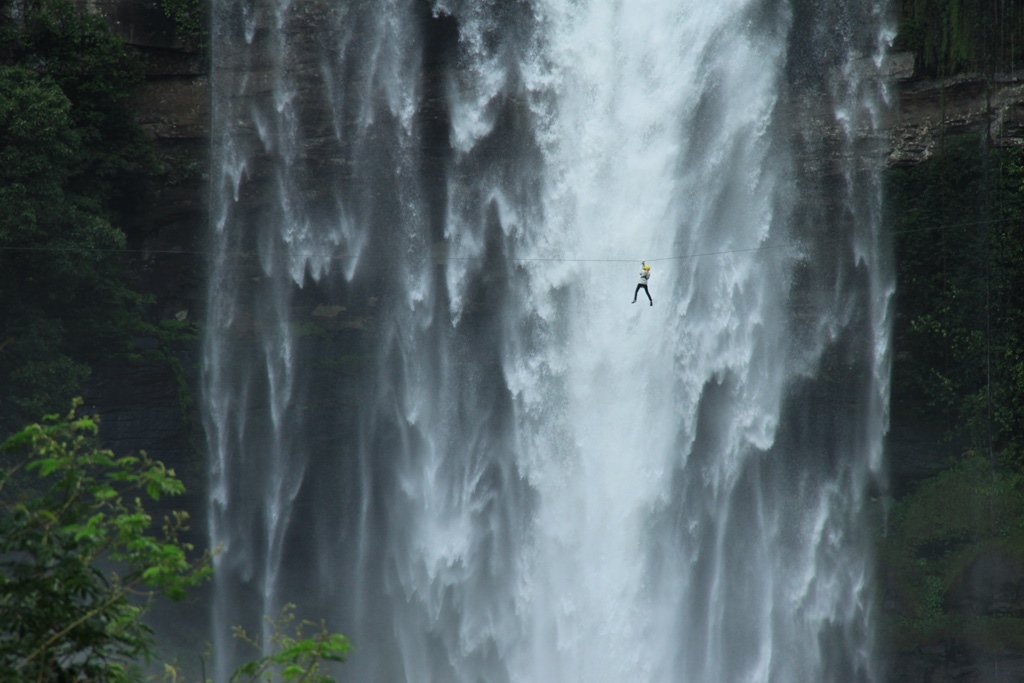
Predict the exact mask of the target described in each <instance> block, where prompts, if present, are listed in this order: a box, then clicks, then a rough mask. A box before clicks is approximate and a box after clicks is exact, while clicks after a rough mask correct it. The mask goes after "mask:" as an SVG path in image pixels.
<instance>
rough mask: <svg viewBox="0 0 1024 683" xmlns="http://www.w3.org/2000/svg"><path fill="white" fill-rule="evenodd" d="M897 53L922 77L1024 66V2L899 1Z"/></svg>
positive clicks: (1012, 0) (990, 72)
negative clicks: (910, 58)
mask: <svg viewBox="0 0 1024 683" xmlns="http://www.w3.org/2000/svg"><path fill="white" fill-rule="evenodd" d="M898 10H899V16H900V23H899V32H898V37H897V41H898V47H899V49H907V50H911V51H912V52H914V54H915V55H916V56H917V64H918V71H919V75H923V76H929V77H940V78H941V77H946V76H952V75H954V74H958V73H964V72H973V73H980V74H984V75H991V74H994V73H997V72H1001V71H1012V70H1014V69H1019V68H1020V67H1021V65H1022V64H1024V40H1022V36H1024V1H1022V0H1000V1H999V2H993V1H991V0H900V1H899V5H898Z"/></svg>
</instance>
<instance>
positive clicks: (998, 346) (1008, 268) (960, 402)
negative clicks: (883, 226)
mask: <svg viewBox="0 0 1024 683" xmlns="http://www.w3.org/2000/svg"><path fill="white" fill-rule="evenodd" d="M1021 160H1022V153H1021V151H1019V150H985V149H983V148H982V147H981V146H980V145H979V144H978V143H977V142H976V141H973V140H949V141H947V145H946V147H945V149H943V150H940V151H939V152H938V153H937V154H936V156H935V158H934V159H932V160H930V161H929V162H927V163H925V164H922V165H921V166H918V167H915V168H910V169H897V170H893V171H890V172H889V174H888V187H887V196H888V202H889V206H888V210H889V211H890V212H891V216H892V222H893V228H894V231H895V232H896V233H897V243H896V251H897V263H898V277H899V290H898V291H899V294H898V296H899V301H898V305H899V311H900V317H899V321H898V323H897V330H896V333H897V338H899V339H901V340H902V341H903V343H904V345H905V351H906V352H907V353H906V356H907V359H906V360H904V361H901V362H898V363H897V364H896V365H895V367H894V381H893V384H894V392H895V393H896V394H897V395H896V398H899V399H904V400H906V399H910V400H914V401H916V402H918V403H919V404H920V405H921V407H922V409H923V414H922V416H923V417H925V418H926V419H931V420H937V421H941V422H942V423H944V424H945V425H947V427H948V434H947V436H948V438H949V439H950V441H951V442H953V443H955V444H957V445H959V446H960V447H961V448H963V449H965V450H966V449H973V450H976V451H979V452H987V451H988V449H989V447H991V448H992V450H993V452H994V453H996V454H997V455H999V456H1000V457H1001V458H1002V459H1004V460H1009V461H1017V460H1020V459H1021V458H1022V457H1024V354H1022V351H1021V349H1022V348H1024V266H1022V264H1024V193H1022V191H1021V187H1022V179H1024V172H1022V170H1021V165H1022V164H1021Z"/></svg>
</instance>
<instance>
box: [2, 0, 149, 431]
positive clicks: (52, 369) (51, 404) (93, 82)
mask: <svg viewBox="0 0 1024 683" xmlns="http://www.w3.org/2000/svg"><path fill="white" fill-rule="evenodd" d="M20 6H21V9H22V11H23V14H22V15H20V16H21V20H20V22H19V23H17V24H15V23H12V22H6V23H4V22H3V21H2V20H0V24H2V25H0V34H2V37H3V39H4V40H3V41H0V42H3V47H2V48H0V385H2V386H4V387H5V390H6V391H5V396H4V398H5V399H6V403H4V404H0V433H2V432H3V430H4V428H11V427H12V426H13V425H15V424H20V423H22V422H24V421H25V420H28V419H30V418H31V417H33V416H36V415H39V414H41V413H42V412H52V411H53V410H56V409H58V408H59V407H60V406H63V405H67V403H68V401H70V399H71V397H72V396H73V395H74V394H75V393H77V391H78V384H79V383H80V381H81V380H82V379H83V378H84V376H85V374H86V371H87V368H88V366H89V364H90V363H91V362H93V361H94V360H95V359H97V358H100V357H103V356H106V355H110V354H112V353H117V352H120V351H122V350H123V349H124V348H125V346H126V344H127V340H128V337H129V336H130V334H131V331H132V330H134V329H136V327H137V326H138V324H139V321H140V317H141V303H142V302H141V298H140V297H139V296H138V295H137V294H136V293H135V292H134V291H133V290H132V289H131V287H130V286H129V285H128V283H127V280H126V276H125V274H124V272H123V269H122V264H121V260H120V259H121V256H120V254H119V253H118V252H119V251H120V250H122V249H124V247H125V245H126V240H125V235H124V233H123V232H122V230H120V229H119V228H118V227H117V226H116V220H117V215H118V211H119V210H120V209H123V208H125V207H126V201H128V200H129V198H133V197H135V196H137V195H138V194H139V193H138V192H137V191H136V189H137V178H138V176H139V172H140V170H141V169H143V168H144V167H147V165H148V164H149V163H150V159H151V155H150V153H149V148H148V144H147V143H146V141H145V139H144V138H143V136H142V134H141V131H140V130H139V128H138V126H136V125H135V124H134V121H133V118H132V114H131V110H130V108H129V106H128V96H129V94H130V93H131V90H132V88H133V87H134V86H135V85H136V84H137V83H138V82H139V81H140V78H141V76H140V73H141V72H140V70H139V68H138V65H137V64H136V63H135V62H134V61H133V60H132V59H131V57H130V55H129V53H128V52H127V51H126V49H125V47H124V45H123V43H122V42H121V41H120V40H118V39H117V38H115V37H114V36H112V35H111V34H110V32H109V31H108V30H107V27H106V25H105V24H104V23H103V21H102V20H101V19H99V18H98V17H93V16H91V15H88V14H86V13H85V12H84V11H83V10H81V8H79V7H78V6H76V5H75V4H73V3H71V2H68V1H67V0H40V1H38V2H24V3H21V4H20ZM7 10H9V3H8V2H4V0H0V16H6V15H4V14H3V12H4V11H7ZM132 201H134V199H132Z"/></svg>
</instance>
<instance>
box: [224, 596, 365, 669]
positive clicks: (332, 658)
mask: <svg viewBox="0 0 1024 683" xmlns="http://www.w3.org/2000/svg"><path fill="white" fill-rule="evenodd" d="M267 624H268V626H269V627H270V636H269V638H268V640H269V642H270V645H271V647H272V648H273V651H272V652H271V653H270V654H267V655H264V656H263V657H260V658H259V659H256V660H253V661H251V662H248V663H247V664H244V665H242V666H241V667H239V668H238V669H237V670H236V671H235V672H234V674H232V676H231V681H232V683H235V682H236V681H250V682H255V681H274V680H280V681H286V682H287V683H306V682H307V681H308V682H309V683H334V680H335V679H334V677H333V676H330V675H329V674H326V673H324V671H323V669H324V663H326V662H344V661H345V659H346V657H347V656H348V652H349V650H350V649H351V643H350V642H349V640H348V638H346V637H345V636H343V635H341V634H338V633H331V632H330V631H328V630H327V626H326V625H325V624H324V622H322V621H321V622H320V623H319V624H317V623H315V622H312V621H306V620H303V621H300V622H298V623H295V605H292V604H288V605H285V606H284V607H282V608H281V611H280V613H279V614H278V616H277V618H270V617H268V618H267ZM310 629H312V635H307V633H308V632H309V630H310ZM291 633H294V635H291ZM234 634H235V637H236V638H240V639H241V640H244V641H245V642H247V643H249V644H250V645H252V646H253V647H254V648H256V650H257V651H262V648H261V647H260V644H259V643H258V642H256V640H254V639H253V638H252V637H250V636H249V635H248V634H247V633H246V632H245V630H244V629H243V628H241V627H239V626H236V627H235V628H234Z"/></svg>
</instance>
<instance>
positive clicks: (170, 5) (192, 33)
mask: <svg viewBox="0 0 1024 683" xmlns="http://www.w3.org/2000/svg"><path fill="white" fill-rule="evenodd" d="M160 8H161V9H162V10H163V12H164V15H165V16H166V17H167V18H168V19H170V20H172V21H173V22H174V29H175V31H176V33H177V35H178V38H180V39H181V40H185V41H190V42H196V41H200V40H201V39H202V37H203V16H204V14H205V3H204V2H203V0H160Z"/></svg>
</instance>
